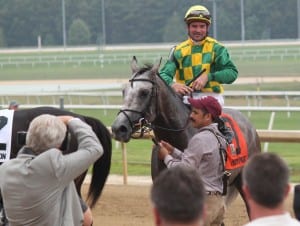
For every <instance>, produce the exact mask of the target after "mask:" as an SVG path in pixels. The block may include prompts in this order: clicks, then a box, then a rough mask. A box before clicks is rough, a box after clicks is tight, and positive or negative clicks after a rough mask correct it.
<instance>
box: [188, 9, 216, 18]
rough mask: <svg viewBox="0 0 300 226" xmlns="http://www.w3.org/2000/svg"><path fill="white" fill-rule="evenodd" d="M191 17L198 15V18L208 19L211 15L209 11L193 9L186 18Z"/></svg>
mask: <svg viewBox="0 0 300 226" xmlns="http://www.w3.org/2000/svg"><path fill="white" fill-rule="evenodd" d="M191 17H198V18H204V19H207V20H210V18H211V16H210V14H209V12H207V11H205V10H193V11H191V12H190V13H189V15H187V17H186V19H188V18H191Z"/></svg>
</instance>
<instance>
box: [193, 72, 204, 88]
mask: <svg viewBox="0 0 300 226" xmlns="http://www.w3.org/2000/svg"><path fill="white" fill-rule="evenodd" d="M207 81H208V75H207V74H202V75H201V76H200V77H199V78H197V79H196V80H195V81H194V82H193V84H192V89H193V90H201V89H203V88H204V87H205V85H206V83H207Z"/></svg>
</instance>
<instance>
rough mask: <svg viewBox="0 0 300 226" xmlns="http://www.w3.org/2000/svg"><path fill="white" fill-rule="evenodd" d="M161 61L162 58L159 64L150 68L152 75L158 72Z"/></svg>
mask: <svg viewBox="0 0 300 226" xmlns="http://www.w3.org/2000/svg"><path fill="white" fill-rule="evenodd" d="M161 60H162V57H161V58H160V60H159V63H158V64H155V65H154V66H153V67H152V68H151V71H152V72H153V73H154V74H158V70H159V67H160V64H161Z"/></svg>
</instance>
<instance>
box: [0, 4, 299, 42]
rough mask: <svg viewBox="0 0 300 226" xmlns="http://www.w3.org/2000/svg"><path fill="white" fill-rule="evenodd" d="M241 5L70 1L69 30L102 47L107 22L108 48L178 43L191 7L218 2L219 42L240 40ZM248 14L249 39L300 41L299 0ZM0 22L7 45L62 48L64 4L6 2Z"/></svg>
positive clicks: (252, 8)
mask: <svg viewBox="0 0 300 226" xmlns="http://www.w3.org/2000/svg"><path fill="white" fill-rule="evenodd" d="M102 2H103V3H104V10H103V9H102ZM240 2H241V1H240V0H227V1H205V0H198V1H194V0H185V1H179V0H177V1H172V0H164V1H157V0H147V1H140V0H122V1H113V0H111V1H109V0H65V12H66V29H67V30H70V27H71V26H72V23H73V21H74V20H76V19H77V18H80V19H82V20H83V21H85V23H86V25H87V27H88V28H89V30H90V42H89V43H91V44H99V43H100V41H101V38H103V29H104V27H103V26H104V24H105V33H106V40H105V41H106V43H107V44H120V43H154V42H164V41H171V42H173V40H170V39H169V38H168V37H167V36H168V35H167V34H168V33H169V37H172V36H173V35H174V41H177V40H182V39H184V38H185V37H186V35H185V34H184V33H181V26H182V19H183V17H184V14H185V12H186V10H187V9H188V8H189V7H190V6H191V5H195V4H203V5H205V6H206V7H207V8H208V9H209V10H210V12H211V13H212V14H213V13H214V12H213V3H215V6H216V12H215V14H216V15H212V16H213V18H215V19H216V27H217V39H218V40H240V38H241V12H240V8H241V6H240ZM103 12H104V13H105V15H103ZM244 15H245V29H246V31H245V35H246V39H247V40H251V39H252V40H259V39H263V38H272V39H283V38H284V39H294V38H298V37H297V35H298V31H297V21H298V19H297V0H289V1H281V0H264V1H261V0H251V1H244ZM175 17H176V18H175ZM0 18H1V20H0V27H1V28H2V29H3V33H4V36H5V38H6V46H5V47H16V46H36V43H37V41H36V39H37V36H39V35H40V36H41V37H42V40H43V44H44V45H61V44H62V1H61V0H48V1H40V0H26V1H20V0H1V8H0ZM103 18H105V21H104V20H103ZM178 21H180V22H178ZM172 22H173V23H172ZM282 28H284V31H283V30H282ZM212 32H213V29H212V27H211V29H210V33H211V34H212ZM101 34H102V35H101ZM171 35H172V36H171ZM179 35H182V37H179ZM103 41H104V40H102V42H103Z"/></svg>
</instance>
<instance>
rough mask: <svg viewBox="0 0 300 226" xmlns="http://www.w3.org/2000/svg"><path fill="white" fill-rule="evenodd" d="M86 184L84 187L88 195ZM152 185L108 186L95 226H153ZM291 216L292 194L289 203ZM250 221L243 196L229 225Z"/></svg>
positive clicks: (230, 212) (230, 214) (97, 209)
mask: <svg viewBox="0 0 300 226" xmlns="http://www.w3.org/2000/svg"><path fill="white" fill-rule="evenodd" d="M87 186H88V185H87V184H84V186H83V194H86V190H87ZM149 192H150V185H145V184H143V185H131V184H130V185H117V184H107V185H106V187H105V189H104V191H103V193H102V196H101V198H100V200H99V201H98V203H97V205H96V207H95V208H94V209H93V215H94V225H95V226H153V219H152V210H151V203H150V199H149ZM286 206H287V209H288V210H289V211H290V212H291V213H292V195H290V196H289V199H288V200H287V202H286ZM247 220H248V218H247V215H246V210H245V207H244V204H243V202H242V200H241V199H240V197H238V199H237V200H236V201H235V202H234V203H233V204H232V206H230V208H229V209H228V211H227V214H226V220H225V225H226V226H241V225H243V224H245V223H246V222H247Z"/></svg>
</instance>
